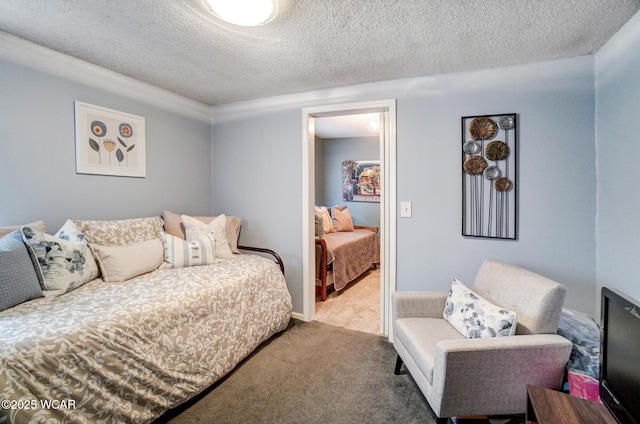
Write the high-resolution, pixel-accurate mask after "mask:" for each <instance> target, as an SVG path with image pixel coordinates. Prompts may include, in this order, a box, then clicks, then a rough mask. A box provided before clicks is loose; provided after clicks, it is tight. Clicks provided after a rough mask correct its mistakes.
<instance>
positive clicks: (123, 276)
mask: <svg viewBox="0 0 640 424" xmlns="http://www.w3.org/2000/svg"><path fill="white" fill-rule="evenodd" d="M91 249H93V253H94V254H95V256H96V258H98V264H99V265H100V271H101V272H102V279H103V280H104V281H106V282H108V283H119V282H122V281H126V280H129V279H131V278H133V277H136V276H138V275H141V274H145V273H147V272H151V271H153V270H154V269H156V268H158V267H159V266H160V265H161V264H162V262H163V261H164V248H163V245H162V240H160V239H159V238H157V239H151V240H145V241H141V242H138V243H134V244H131V245H129V246H99V245H96V244H92V245H91Z"/></svg>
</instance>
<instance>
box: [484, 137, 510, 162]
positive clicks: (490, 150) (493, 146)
mask: <svg viewBox="0 0 640 424" xmlns="http://www.w3.org/2000/svg"><path fill="white" fill-rule="evenodd" d="M484 154H485V156H486V157H487V159H489V160H504V159H506V158H507V157H508V156H509V146H507V145H506V144H505V143H504V142H502V141H499V140H496V141H492V142H491V143H489V144H487V147H485V149H484Z"/></svg>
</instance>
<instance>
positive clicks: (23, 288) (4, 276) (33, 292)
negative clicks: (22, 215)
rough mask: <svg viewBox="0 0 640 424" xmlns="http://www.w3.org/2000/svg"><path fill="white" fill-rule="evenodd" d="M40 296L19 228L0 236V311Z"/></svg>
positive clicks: (38, 286) (40, 291)
mask: <svg viewBox="0 0 640 424" xmlns="http://www.w3.org/2000/svg"><path fill="white" fill-rule="evenodd" d="M36 297H42V289H41V288H40V283H39V281H38V276H37V275H36V271H35V268H34V265H33V262H32V261H31V258H30V256H29V252H28V251H27V247H26V246H25V245H24V242H23V241H22V234H21V233H20V230H17V231H13V232H11V233H9V234H7V235H6V236H4V237H2V238H0V311H3V310H5V309H8V308H10V307H12V306H15V305H17V304H19V303H22V302H26V301H27V300H31V299H34V298H36Z"/></svg>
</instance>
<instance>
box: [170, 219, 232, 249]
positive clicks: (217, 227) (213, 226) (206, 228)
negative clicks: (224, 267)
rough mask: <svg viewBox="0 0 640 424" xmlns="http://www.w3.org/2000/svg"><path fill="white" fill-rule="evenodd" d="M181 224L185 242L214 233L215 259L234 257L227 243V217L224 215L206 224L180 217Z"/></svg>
mask: <svg viewBox="0 0 640 424" xmlns="http://www.w3.org/2000/svg"><path fill="white" fill-rule="evenodd" d="M182 224H183V225H184V232H185V236H186V237H187V241H191V240H196V239H198V238H200V237H201V236H203V235H205V234H207V233H214V236H215V238H216V249H215V250H216V258H222V259H229V258H233V257H234V256H233V252H232V251H231V248H230V247H229V242H228V241H227V236H226V234H227V229H226V225H227V217H226V216H225V215H224V214H222V215H218V216H217V217H216V219H214V220H213V221H211V222H210V223H208V224H205V223H204V222H202V221H200V220H198V219H196V218H193V217H190V216H189V215H182Z"/></svg>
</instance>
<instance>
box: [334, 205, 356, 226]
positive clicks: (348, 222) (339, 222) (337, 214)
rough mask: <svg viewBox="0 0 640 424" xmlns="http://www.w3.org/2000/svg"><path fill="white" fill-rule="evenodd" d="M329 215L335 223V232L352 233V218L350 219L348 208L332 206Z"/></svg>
mask: <svg viewBox="0 0 640 424" xmlns="http://www.w3.org/2000/svg"><path fill="white" fill-rule="evenodd" d="M331 214H332V215H333V220H334V222H335V226H334V227H335V230H336V231H341V232H348V231H353V218H351V212H350V211H349V208H348V207H346V206H343V207H342V208H340V207H339V206H334V207H333V208H331Z"/></svg>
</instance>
